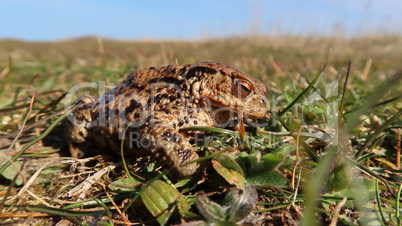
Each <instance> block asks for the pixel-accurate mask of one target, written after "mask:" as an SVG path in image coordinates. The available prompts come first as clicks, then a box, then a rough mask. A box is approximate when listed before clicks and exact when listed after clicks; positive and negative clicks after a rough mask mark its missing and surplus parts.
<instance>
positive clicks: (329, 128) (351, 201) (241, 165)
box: [0, 36, 402, 225]
mask: <svg viewBox="0 0 402 226" xmlns="http://www.w3.org/2000/svg"><path fill="white" fill-rule="evenodd" d="M401 46H402V38H401V37H396V36H384V37H362V38H353V39H336V38H318V37H280V38H279V37H233V38H228V39H217V40H208V41H191V42H184V41H146V40H142V41H115V40H107V39H99V38H93V37H86V38H82V39H76V40H67V41H58V42H51V43H47V42H37V43H28V42H21V41H16V40H1V41H0V71H1V72H0V92H1V96H0V119H1V120H0V151H1V154H2V156H3V157H2V158H0V159H2V161H1V162H0V175H1V177H0V200H1V206H0V222H2V223H3V224H12V223H22V224H38V225H41V224H42V225H48V224H50V225H51V224H56V223H57V222H60V223H61V222H64V223H66V222H74V223H80V222H81V223H83V222H84V223H88V224H90V223H93V222H98V221H101V222H104V223H109V224H124V223H128V222H131V223H144V224H147V225H148V224H180V223H185V222H193V223H199V224H202V223H205V222H209V223H211V222H215V223H218V224H223V223H227V224H234V223H243V224H249V225H254V224H264V225H270V224H271V225H278V224H289V225H298V224H300V223H303V224H308V225H310V224H312V223H320V224H324V225H325V224H330V223H331V221H334V222H337V223H338V224H339V225H342V224H346V225H349V224H380V223H383V224H385V225H395V224H398V223H399V224H400V222H401V220H402V219H401V217H400V214H399V212H398V205H399V203H398V200H399V202H401V197H400V191H401V177H400V173H401V167H400V159H401V157H400V139H401V138H400V130H401V124H402V123H401V122H402V121H401V117H400V115H401V108H402V105H401V101H400V100H401V95H402V90H401V89H402V88H401V86H400V84H401V77H402V76H401V71H400V69H401V68H400V63H399V62H400V59H401V58H402V47H401ZM204 61H211V62H220V63H224V64H227V65H230V66H232V67H234V68H236V69H238V70H240V71H243V72H245V73H247V74H249V75H251V76H253V77H255V78H257V79H260V80H261V81H263V82H264V83H265V84H266V85H267V87H268V92H267V99H268V101H269V102H270V107H271V118H270V119H269V120H260V121H258V123H257V124H258V126H256V125H255V124H256V123H254V124H251V123H248V122H242V121H237V122H236V123H235V124H237V126H228V128H225V129H215V130H214V129H212V128H194V130H201V129H202V130H206V131H208V132H209V135H208V136H207V137H206V138H205V140H206V141H208V142H205V143H201V144H197V145H196V147H195V148H196V149H197V150H198V151H199V152H200V153H203V154H202V156H204V157H205V158H204V159H202V160H204V162H205V164H206V165H208V167H207V170H205V171H204V172H203V173H202V175H198V176H196V177H194V178H191V179H179V180H174V179H170V177H169V176H167V175H166V173H168V172H166V171H165V170H163V168H160V167H159V164H158V163H157V162H155V161H154V160H153V159H151V158H140V159H130V158H127V159H122V158H120V157H119V156H116V155H110V156H109V155H104V156H93V157H89V158H84V159H74V158H71V157H70V156H69V152H68V147H67V146H66V144H65V142H64V130H63V128H64V127H63V124H64V122H63V115H64V113H65V111H64V109H66V108H67V107H68V106H69V104H68V103H67V102H68V100H75V99H76V98H78V97H79V96H81V95H83V94H84V93H85V92H87V93H90V94H92V95H94V96H99V94H100V93H102V92H103V91H102V90H99V87H106V89H107V88H108V87H111V86H113V85H114V84H117V83H118V82H120V81H122V80H124V78H125V77H126V74H127V73H129V72H130V71H131V70H132V69H139V68H147V67H151V66H153V67H160V66H164V65H168V64H194V63H199V62H204ZM349 65H350V66H349ZM88 83H94V85H92V88H91V87H89V86H88ZM85 84H86V85H87V86H85ZM105 85H106V86H105ZM85 87H86V88H85ZM67 92H69V93H70V94H67ZM71 94H73V95H71ZM243 125H244V126H245V127H243ZM21 129H23V130H21ZM42 138H43V139H42ZM123 163H125V164H123ZM127 172H129V174H128V173H127ZM129 175H130V176H129ZM83 181H86V182H91V183H90V184H91V185H90V186H87V187H85V184H86V183H85V182H84V183H82V182H83ZM111 200H113V201H111ZM238 206H241V207H242V208H237V207H238Z"/></svg>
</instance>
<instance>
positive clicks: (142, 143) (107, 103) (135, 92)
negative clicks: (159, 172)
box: [67, 62, 268, 177]
mask: <svg viewBox="0 0 402 226" xmlns="http://www.w3.org/2000/svg"><path fill="white" fill-rule="evenodd" d="M265 92H266V88H265V86H264V84H263V83H262V82H261V81H259V80H257V79H253V78H251V77H250V76H248V75H246V74H244V73H242V72H240V71H238V70H236V69H233V68H231V67H229V66H226V65H223V64H220V63H208V62H206V63H200V64H196V65H190V64H188V65H184V66H173V65H169V66H165V67H161V68H154V67H151V68H148V69H142V70H134V71H132V72H131V73H130V74H128V75H127V79H126V80H124V81H123V82H122V84H120V85H119V86H117V87H115V88H114V89H112V90H110V91H109V92H106V93H104V94H103V95H102V96H101V97H100V98H99V99H95V98H93V97H91V96H83V97H81V98H80V99H79V100H77V101H76V103H82V106H80V107H79V108H77V109H76V110H74V111H73V112H72V114H71V115H70V116H69V120H67V136H68V140H69V143H70V150H72V149H73V150H74V149H75V150H76V149H77V147H79V148H81V147H97V148H100V149H103V150H112V151H114V152H116V153H120V146H121V138H122V134H123V133H124V131H125V129H126V127H127V126H129V127H128V129H127V133H126V137H125V140H124V147H123V148H124V154H125V155H135V156H146V155H152V156H153V157H155V158H156V159H158V161H159V162H160V163H162V165H164V166H165V167H168V168H171V169H172V170H173V173H175V176H177V177H188V176H191V175H193V174H194V173H195V172H196V171H197V169H198V168H199V164H198V163H190V164H186V163H188V162H190V161H193V160H195V159H197V158H198V154H197V153H196V152H195V151H194V148H193V146H192V145H191V144H190V142H189V140H190V139H192V138H193V136H194V133H189V132H179V130H180V129H182V128H186V127H191V126H210V127H219V126H221V127H222V126H224V125H225V124H226V123H227V122H228V120H230V119H231V118H233V117H235V116H238V115H242V116H247V117H249V118H252V119H254V118H262V117H264V116H265V115H266V114H267V111H268V101H267V99H266V97H265ZM81 154H82V153H81V152H72V155H73V156H75V157H80V155H81Z"/></svg>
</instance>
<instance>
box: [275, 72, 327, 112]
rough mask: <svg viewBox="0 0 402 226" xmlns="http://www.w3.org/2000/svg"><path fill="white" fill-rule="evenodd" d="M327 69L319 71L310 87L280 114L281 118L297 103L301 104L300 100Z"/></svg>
mask: <svg viewBox="0 0 402 226" xmlns="http://www.w3.org/2000/svg"><path fill="white" fill-rule="evenodd" d="M324 68H325V65H324V67H323V68H322V69H321V67H320V68H319V69H318V72H317V75H316V76H315V78H314V79H313V81H312V82H311V83H310V85H309V86H307V88H306V89H304V90H303V92H301V93H300V94H299V95H298V96H297V97H296V98H295V99H294V100H293V101H292V103H290V104H289V105H288V106H287V107H286V108H285V109H283V110H282V111H281V112H279V113H278V115H279V116H282V115H284V114H285V113H286V112H287V111H289V109H291V108H292V107H293V106H294V105H295V104H296V103H297V102H299V100H300V99H301V98H302V97H303V96H304V95H305V94H306V93H307V92H308V91H309V90H310V89H311V88H312V87H313V86H314V85H315V83H316V82H317V81H318V78H319V77H320V75H321V72H322V70H323V69H324Z"/></svg>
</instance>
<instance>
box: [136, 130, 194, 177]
mask: <svg viewBox="0 0 402 226" xmlns="http://www.w3.org/2000/svg"><path fill="white" fill-rule="evenodd" d="M138 132H139V137H140V140H139V142H138V141H137V142H136V146H139V147H138V148H139V149H141V150H143V151H146V152H147V153H149V154H151V155H152V156H154V157H155V158H156V159H157V160H158V161H159V162H160V163H161V164H162V165H163V166H165V167H166V168H168V169H171V170H172V171H173V174H174V175H175V177H179V178H180V177H181V178H183V177H189V176H192V175H193V174H195V173H196V172H197V170H198V168H199V164H198V163H196V162H194V163H190V164H188V163H189V162H190V161H193V160H195V159H198V154H197V153H196V152H195V151H194V148H193V147H192V146H191V144H190V143H189V141H188V139H187V138H186V137H184V136H183V135H182V134H180V133H179V132H178V131H177V130H176V129H174V128H173V126H171V125H169V124H165V123H161V122H155V123H153V125H152V126H145V127H143V128H141V129H140V130H138ZM131 142H132V141H131Z"/></svg>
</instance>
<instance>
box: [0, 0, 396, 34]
mask: <svg viewBox="0 0 402 226" xmlns="http://www.w3.org/2000/svg"><path fill="white" fill-rule="evenodd" d="M0 21H1V22H0V25H1V26H0V27H1V30H0V39H1V38H18V39H23V40H29V41H33V40H35V41H47V40H58V39H64V38H72V37H80V36H86V35H96V36H101V37H108V38H117V39H142V38H154V39H171V38H183V39H203V38H211V37H222V36H230V35H242V34H250V33H255V32H260V33H262V34H296V35H297V34H317V35H333V34H338V35H347V36H352V35H364V34H378V33H384V32H387V33H398V34H401V33H402V0H371V1H370V0H303V1H302V0H259V1H258V0H232V1H229V0H204V1H184V0H180V1H179V0H164V1H162V0H159V1H158V0H154V1H140V0H137V1H136V0H127V1H123V0H109V1H106V0H96V1H95V0H58V1H56V0H35V1H32V0H1V3H0Z"/></svg>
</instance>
